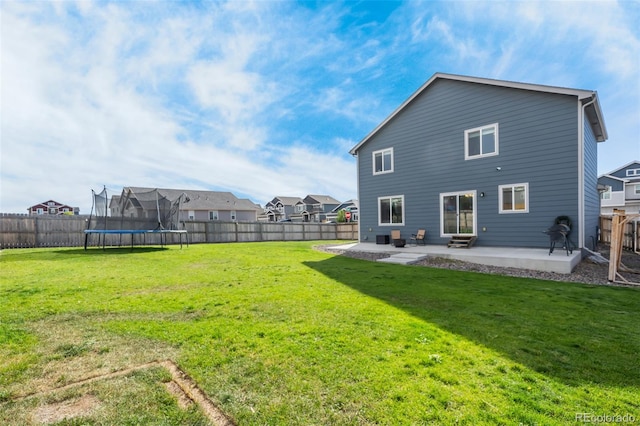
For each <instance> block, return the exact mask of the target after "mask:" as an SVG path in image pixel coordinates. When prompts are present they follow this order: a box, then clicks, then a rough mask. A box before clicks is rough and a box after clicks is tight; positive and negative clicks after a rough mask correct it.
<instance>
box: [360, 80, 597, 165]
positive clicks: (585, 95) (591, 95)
mask: <svg viewBox="0 0 640 426" xmlns="http://www.w3.org/2000/svg"><path fill="white" fill-rule="evenodd" d="M438 79H445V80H452V81H462V82H467V83H476V84H485V85H490V86H497V87H507V88H511V89H520V90H532V91H536V92H544V93H554V94H559V95H570V96H576V97H577V98H578V100H579V101H581V102H582V104H583V105H588V106H587V107H586V108H588V111H586V115H587V117H588V119H589V123H590V125H591V128H592V129H593V133H594V134H595V135H596V140H597V141H598V142H602V141H605V140H607V138H608V135H607V129H606V127H605V124H604V118H603V115H602V110H601V109H600V102H599V101H598V92H596V91H594V90H581V89H570V88H566V87H556V86H545V85H542V84H531V83H519V82H515V81H507V80H494V79H490V78H481V77H470V76H464V75H455V74H445V73H435V74H434V75H433V76H431V78H430V79H429V80H427V81H426V82H425V83H424V84H423V85H422V86H421V87H420V88H419V89H418V90H416V91H415V92H414V93H413V94H412V95H411V96H409V98H407V99H406V100H405V101H404V102H403V103H402V104H400V106H399V107H398V108H396V110H395V111H393V112H392V113H391V114H390V115H389V116H388V117H387V118H385V119H384V120H383V121H382V123H380V124H379V125H378V126H377V127H376V128H375V129H373V130H372V131H371V132H370V133H369V134H368V135H367V136H365V137H364V139H362V140H361V141H360V142H359V143H358V144H357V145H356V146H354V147H353V148H351V150H350V151H349V153H350V154H351V155H356V154H357V153H358V149H360V147H361V146H362V145H364V144H365V143H367V141H368V140H369V139H371V138H372V137H373V136H374V135H375V134H376V133H378V131H379V130H380V129H382V128H383V127H384V126H386V125H387V123H389V122H390V121H391V120H392V119H393V118H394V117H395V116H396V115H398V114H399V113H400V112H401V111H402V110H403V109H404V108H405V107H406V106H407V105H409V104H410V103H411V101H413V100H414V99H415V98H416V97H418V95H420V94H421V93H422V92H424V91H425V90H426V89H427V88H428V87H429V86H431V85H432V84H433V83H434V82H435V81H436V80H438Z"/></svg>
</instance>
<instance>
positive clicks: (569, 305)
mask: <svg viewBox="0 0 640 426" xmlns="http://www.w3.org/2000/svg"><path fill="white" fill-rule="evenodd" d="M305 264H306V266H308V267H310V268H312V269H314V270H316V271H318V272H320V273H322V274H324V275H326V276H328V277H329V278H331V279H333V280H335V281H338V282H340V283H342V284H344V285H346V286H349V287H351V288H353V289H355V290H357V291H359V292H361V293H363V294H366V295H368V296H372V297H375V298H377V299H379V300H382V301H384V302H386V303H388V304H389V305H391V306H394V307H396V308H399V309H402V310H404V311H405V312H407V313H409V314H411V315H413V316H415V317H418V318H421V319H422V320H424V321H427V322H429V323H432V324H435V325H437V326H438V327H440V328H441V329H443V330H446V331H449V332H451V333H455V334H456V335H459V336H462V337H464V338H466V339H468V340H470V341H473V342H475V343H477V344H480V345H483V346H485V347H487V348H490V349H493V350H495V351H498V352H500V353H501V354H504V355H506V356H507V357H508V358H510V359H511V360H513V361H514V362H517V363H520V364H523V365H525V366H527V367H529V368H531V369H533V370H535V371H537V372H539V373H542V374H544V375H547V376H550V377H554V378H557V379H560V380H561V381H562V382H564V383H566V384H569V385H579V384H583V383H599V384H603V385H612V386H633V387H637V386H640V364H639V363H638V354H639V353H640V339H639V338H638V336H640V291H639V290H638V289H631V288H617V287H604V286H590V285H583V284H569V283H560V282H554V281H543V280H534V279H524V278H513V277H504V276H497V275H489V274H480V273H473V272H459V271H450V270H446V269H435V268H427V267H417V266H414V267H410V266H409V267H408V266H401V265H389V264H382V263H375V262H370V261H363V260H356V259H350V258H346V257H342V256H336V257H333V258H330V259H327V260H324V261H319V262H305Z"/></svg>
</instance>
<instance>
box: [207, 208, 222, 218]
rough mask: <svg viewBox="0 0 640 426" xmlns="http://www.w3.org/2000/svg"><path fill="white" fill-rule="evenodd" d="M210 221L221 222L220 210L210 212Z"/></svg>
mask: <svg viewBox="0 0 640 426" xmlns="http://www.w3.org/2000/svg"><path fill="white" fill-rule="evenodd" d="M209 220H220V212H218V210H209Z"/></svg>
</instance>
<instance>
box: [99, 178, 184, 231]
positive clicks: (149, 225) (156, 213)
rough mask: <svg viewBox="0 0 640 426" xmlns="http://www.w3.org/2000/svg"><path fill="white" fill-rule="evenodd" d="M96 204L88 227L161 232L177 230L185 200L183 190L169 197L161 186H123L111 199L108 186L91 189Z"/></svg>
mask: <svg viewBox="0 0 640 426" xmlns="http://www.w3.org/2000/svg"><path fill="white" fill-rule="evenodd" d="M91 192H92V196H93V203H92V204H93V205H92V207H91V215H90V216H89V222H88V224H87V229H88V230H105V231H106V230H113V231H124V230H131V231H162V230H178V229H179V214H180V205H181V203H182V202H184V201H185V200H186V195H185V194H184V193H181V194H180V195H178V196H176V197H175V198H174V199H170V198H168V196H167V195H166V194H163V193H162V192H161V191H160V190H158V189H152V190H142V189H135V190H134V189H133V188H124V189H123V190H122V193H121V194H120V195H119V196H118V195H115V196H113V197H112V198H111V200H109V196H108V194H107V189H106V188H105V189H103V190H102V191H101V192H99V193H96V192H95V191H94V190H91Z"/></svg>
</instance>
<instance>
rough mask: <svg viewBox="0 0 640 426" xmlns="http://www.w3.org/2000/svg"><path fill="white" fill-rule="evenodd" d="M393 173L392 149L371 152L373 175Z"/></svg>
mask: <svg viewBox="0 0 640 426" xmlns="http://www.w3.org/2000/svg"><path fill="white" fill-rule="evenodd" d="M391 172H393V148H387V149H381V150H380V151H374V152H373V174H374V175H378V174H382V173H391Z"/></svg>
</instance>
